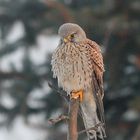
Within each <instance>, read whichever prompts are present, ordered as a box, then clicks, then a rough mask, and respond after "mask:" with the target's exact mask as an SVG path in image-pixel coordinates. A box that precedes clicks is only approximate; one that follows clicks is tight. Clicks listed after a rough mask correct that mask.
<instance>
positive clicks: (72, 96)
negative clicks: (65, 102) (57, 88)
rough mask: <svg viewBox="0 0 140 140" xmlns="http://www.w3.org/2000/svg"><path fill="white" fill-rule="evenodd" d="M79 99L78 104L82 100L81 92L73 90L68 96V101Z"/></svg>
mask: <svg viewBox="0 0 140 140" xmlns="http://www.w3.org/2000/svg"><path fill="white" fill-rule="evenodd" d="M78 98H80V102H82V100H83V90H79V91H75V90H73V91H72V92H71V94H70V99H78Z"/></svg>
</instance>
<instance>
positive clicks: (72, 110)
mask: <svg viewBox="0 0 140 140" xmlns="http://www.w3.org/2000/svg"><path fill="white" fill-rule="evenodd" d="M78 109H79V99H76V100H75V99H72V100H71V101H70V105H69V124H68V137H67V140H77V139H78V132H77V114H78Z"/></svg>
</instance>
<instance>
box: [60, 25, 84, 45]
mask: <svg viewBox="0 0 140 140" xmlns="http://www.w3.org/2000/svg"><path fill="white" fill-rule="evenodd" d="M58 34H59V36H60V37H61V40H62V41H63V42H65V43H67V42H75V43H79V42H82V41H84V40H85V39H86V34H85V32H84V30H83V29H82V28H81V27H80V26H79V25H77V24H74V23H65V24H63V25H61V26H60V27H59V30H58Z"/></svg>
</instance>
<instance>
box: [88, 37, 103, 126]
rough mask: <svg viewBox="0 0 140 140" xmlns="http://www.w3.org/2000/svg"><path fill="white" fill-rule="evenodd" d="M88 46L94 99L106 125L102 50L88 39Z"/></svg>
mask: <svg viewBox="0 0 140 140" xmlns="http://www.w3.org/2000/svg"><path fill="white" fill-rule="evenodd" d="M87 44H88V46H89V52H88V53H89V55H90V60H91V62H92V68H93V75H92V83H93V87H94V92H93V93H94V98H95V101H96V104H97V109H98V111H99V115H100V119H101V122H102V123H104V124H105V118H104V106H103V101H102V100H103V96H104V90H103V72H104V64H103V56H102V53H101V50H100V47H99V45H98V44H97V43H96V42H94V41H91V40H89V39H87Z"/></svg>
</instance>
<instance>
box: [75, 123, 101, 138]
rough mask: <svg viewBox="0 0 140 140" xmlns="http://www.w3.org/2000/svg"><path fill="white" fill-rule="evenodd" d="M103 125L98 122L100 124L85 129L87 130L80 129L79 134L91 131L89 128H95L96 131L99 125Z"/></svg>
mask: <svg viewBox="0 0 140 140" xmlns="http://www.w3.org/2000/svg"><path fill="white" fill-rule="evenodd" d="M102 125H103V123H98V124H96V125H95V126H94V127H91V128H88V129H85V130H82V131H80V132H79V133H78V135H81V134H83V133H85V132H87V131H89V130H95V131H97V130H98V127H99V126H102Z"/></svg>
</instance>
